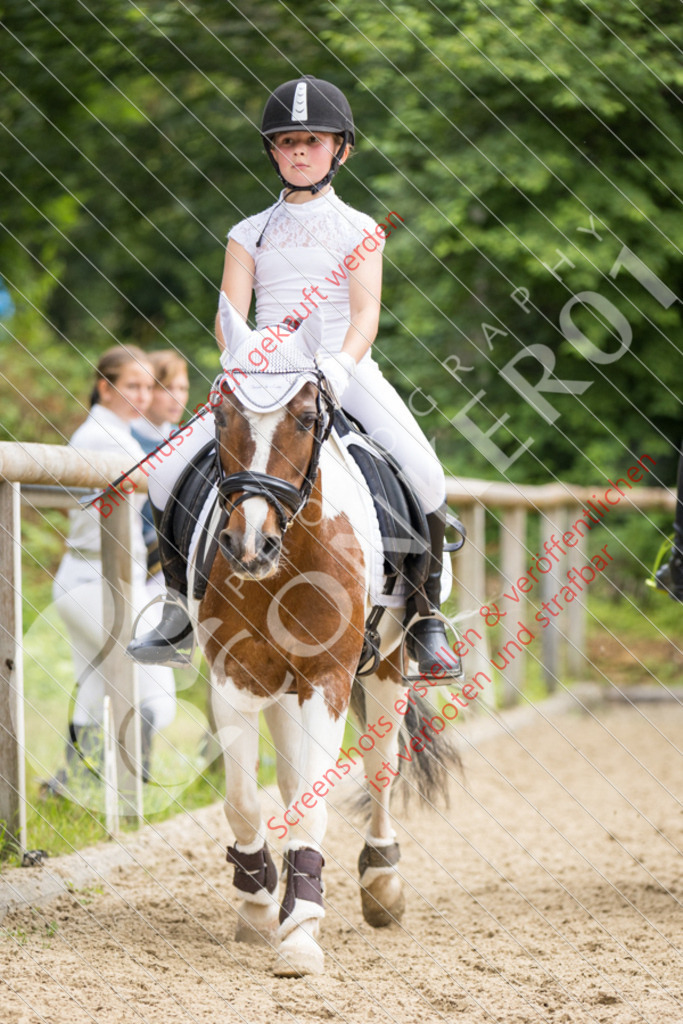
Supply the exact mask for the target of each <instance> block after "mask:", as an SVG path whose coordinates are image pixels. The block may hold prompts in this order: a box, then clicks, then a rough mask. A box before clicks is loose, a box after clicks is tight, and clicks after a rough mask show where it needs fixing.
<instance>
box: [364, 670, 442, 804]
mask: <svg viewBox="0 0 683 1024" xmlns="http://www.w3.org/2000/svg"><path fill="white" fill-rule="evenodd" d="M412 701H414V702H415V706H413V703H412ZM350 710H351V713H352V715H353V716H354V718H355V719H356V720H357V721H358V723H359V725H360V726H361V727H362V728H365V726H366V725H367V724H368V723H367V717H366V710H365V690H364V689H363V685H362V683H361V682H360V681H359V680H358V679H356V680H354V683H353V688H352V690H351V704H350ZM435 719H438V720H439V722H440V723H441V725H442V728H441V729H440V730H439V731H438V732H437V731H436V729H435V728H434V725H433V723H434V721H435ZM414 737H418V739H419V741H420V742H419V743H418V744H416V746H417V748H418V749H417V750H416V749H415V748H414V747H412V746H411V740H412V739H413V738H414ZM452 737H453V732H452V730H451V729H449V728H448V721H447V720H446V719H444V718H443V717H442V716H441V715H439V713H438V711H437V710H436V708H435V707H434V705H433V704H430V703H429V701H427V700H425V699H424V698H423V697H417V696H415V695H413V696H412V699H411V703H409V705H408V711H407V713H406V715H405V717H404V719H403V721H402V723H401V727H400V730H399V735H398V750H399V753H401V754H402V755H403V756H402V757H399V759H398V771H399V777H398V778H397V779H396V781H395V782H394V784H393V788H394V790H395V791H396V790H400V792H401V795H402V797H403V801H404V803H407V802H408V800H409V799H410V797H411V796H412V795H417V796H418V797H419V798H420V799H421V800H423V801H424V802H425V803H428V804H430V805H434V804H438V803H443V804H444V805H445V806H446V807H447V806H448V803H449V799H448V796H449V787H450V783H451V781H452V779H453V773H454V772H455V773H457V774H458V775H461V774H462V759H461V757H460V754H459V753H458V749H457V747H456V745H455V743H454V741H453V738H452ZM354 805H355V810H357V811H359V812H360V813H361V814H362V815H363V817H368V816H369V813H370V794H369V791H366V792H365V793H364V794H363V795H362V796H361V797H360V798H359V799H358V800H357V801H355V802H354Z"/></svg>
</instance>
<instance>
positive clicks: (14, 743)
mask: <svg viewBox="0 0 683 1024" xmlns="http://www.w3.org/2000/svg"><path fill="white" fill-rule="evenodd" d="M120 472H121V465H120V460H119V458H118V456H114V457H112V456H107V455H103V454H101V453H97V452H92V453H86V452H78V451H75V450H74V449H71V448H66V447H63V446H58V445H40V444H18V443H4V442H3V443H0V822H4V823H5V828H6V830H7V832H8V833H9V836H10V838H11V840H12V841H13V842H14V844H15V845H16V846H17V847H18V848H19V849H20V850H23V849H25V848H26V812H25V792H26V788H25V778H24V762H25V738H24V696H23V662H22V616H21V505H22V504H27V505H32V506H34V507H52V508H65V509H69V508H75V507H77V506H78V501H77V492H78V489H83V488H86V489H104V488H105V487H106V486H107V484H108V482H109V481H110V480H113V479H115V478H116V477H117V476H118V475H119V473H120ZM131 479H132V481H133V482H134V483H135V484H136V485H137V487H138V489H139V491H145V490H146V479H145V476H144V474H142V473H141V472H140V471H138V472H137V473H136V474H133V475H132V477H131ZM594 490H595V489H594V488H588V487H574V486H571V485H563V484H552V485H548V486H521V485H513V484H501V483H491V482H487V481H484V480H470V479H461V480H458V481H455V480H450V481H449V484H448V497H449V501H450V503H451V505H452V506H453V507H454V508H456V509H458V511H459V514H460V516H461V518H462V520H463V522H464V524H465V526H466V527H467V532H468V541H467V544H466V545H465V547H464V548H463V550H462V552H460V553H459V554H458V555H457V556H456V558H457V563H456V565H455V573H456V576H457V581H458V582H457V586H458V588H459V603H460V608H461V610H462V611H464V612H466V611H470V612H472V613H473V615H472V617H471V619H469V620H468V621H466V622H464V623H463V628H464V629H468V628H474V629H477V630H478V631H479V632H480V633H482V634H483V633H484V619H483V618H482V617H481V615H480V614H479V609H480V607H481V606H482V605H484V604H487V603H489V604H490V603H491V602H495V601H496V593H495V592H494V593H493V594H491V593H488V594H487V587H486V580H487V576H488V577H489V580H490V577H491V571H488V572H487V561H486V539H485V532H486V517H487V515H489V516H490V517H493V518H494V519H495V521H496V522H497V523H498V524H499V526H498V530H499V537H500V551H501V557H500V576H501V579H500V584H501V585H500V588H499V589H500V590H501V592H502V591H504V590H505V589H506V585H509V584H514V583H516V582H517V580H518V579H519V578H520V577H521V576H523V575H524V574H525V572H526V570H527V567H528V560H527V537H528V520H529V516H530V515H535V516H538V517H540V522H541V533H540V537H541V546H542V544H543V540H544V539H546V538H548V539H549V538H550V536H551V535H552V534H553V532H554V533H555V534H560V535H561V534H562V533H564V532H565V531H566V530H567V529H568V524H570V523H571V522H573V521H574V519H575V518H577V516H578V514H579V513H578V510H579V509H581V508H582V507H583V505H584V504H585V503H586V502H587V501H588V500H589V499H590V498H591V497H592V496H593V493H594ZM674 505H675V498H674V495H673V494H672V493H670V492H668V491H666V490H662V489H660V488H646V487H640V486H639V487H638V488H635V489H634V490H633V491H631V492H629V494H628V496H626V497H624V499H623V504H622V503H621V502H620V505H619V511H624V510H625V509H631V510H633V509H643V510H645V509H648V510H650V509H656V508H658V509H669V510H673V508H674ZM101 526H102V563H103V577H104V580H105V583H106V584H108V585H109V587H110V588H111V592H112V594H113V595H114V597H115V600H116V601H117V602H119V611H120V618H119V623H120V628H119V629H118V631H117V635H116V636H115V637H113V638H112V639H113V641H114V649H113V651H112V654H111V655H110V661H109V663H108V664H109V665H110V666H111V668H110V671H109V672H108V684H107V686H108V692H107V697H108V698H109V702H110V705H111V710H112V719H113V734H114V736H115V737H119V735H120V733H119V730H120V727H121V723H122V722H124V720H126V718H127V717H128V720H130V708H131V707H133V708H135V709H136V710H137V701H136V692H137V685H136V669H135V664H134V662H132V661H131V660H130V659H128V658H126V657H125V655H124V649H125V644H126V642H127V640H128V638H129V637H130V634H131V627H132V622H131V607H132V603H131V581H132V561H131V555H130V537H131V506H130V503H129V502H126V501H122V502H121V503H120V504H119V505H118V506H116V507H114V510H113V512H112V513H111V514H110V515H108V516H107V517H106V518H105V517H102V524H101ZM655 544H656V542H655V537H654V534H653V546H655ZM584 555H585V540H581V541H580V542H579V544H578V545H577V546H576V547H575V548H574V549H573V553H572V564H577V563H578V562H579V561H580V560H581V558H582V556H584ZM583 560H585V558H584V559H583ZM565 568H566V561H565V562H564V563H563V562H562V561H561V562H560V563H558V565H557V568H556V570H555V571H554V572H552V573H550V572H549V573H547V574H545V575H544V576H543V578H542V582H541V583H540V584H539V586H540V587H541V588H542V589H541V596H542V597H544V595H547V596H550V595H551V594H552V593H553V592H557V590H558V588H559V586H560V585H561V584H560V583H559V580H560V575H559V574H561V573H562V572H563V571H564V570H565ZM544 599H545V597H544ZM524 612H525V604H524V601H523V599H520V603H519V605H516V606H515V614H514V616H512V618H514V620H515V621H514V623H512V626H514V627H515V628H507V629H505V628H502V627H504V625H505V624H504V623H503V622H502V623H501V629H502V634H503V644H505V643H506V642H507V641H509V640H510V639H513V638H514V635H515V629H516V628H517V621H522V622H525V619H524ZM585 643H586V607H585V600H583V601H582V600H580V599H577V600H575V601H573V602H572V603H571V604H570V605H569V606H568V608H567V610H566V613H565V614H564V615H563V616H562V617H561V619H560V620H558V624H557V625H553V626H552V627H550V628H548V629H546V630H544V631H543V634H542V641H541V647H540V658H541V661H542V663H543V666H544V673H545V678H546V682H547V686H548V689H550V690H551V689H552V688H553V687H554V686H555V684H556V681H557V680H558V679H559V678H561V677H563V676H565V675H567V676H578V675H580V674H581V672H582V670H583V667H584V659H585ZM524 654H526V648H525V649H524V650H523V651H522V652H521V653H520V655H519V656H516V657H515V658H514V660H512V661H511V663H510V665H509V666H508V668H507V669H506V670H505V672H504V674H503V697H502V700H503V703H504V704H512V703H514V702H515V700H516V699H517V698H518V695H519V693H520V691H521V689H522V683H523V679H524V673H525V661H524V656H523V655H524ZM479 656H481V650H479ZM537 656H538V654H537ZM468 667H469V668H470V669H472V667H473V666H472V665H471V664H470V665H469V666H468ZM134 719H135V720H136V721H137V723H138V724H137V727H136V728H135V729H134V740H133V743H134V746H135V748H136V749H135V750H134V751H132V758H130V759H129V758H127V757H126V758H123V757H122V751H121V746H120V744H117V746H116V753H117V756H116V759H115V760H116V765H117V778H118V783H117V785H118V799H120V800H123V801H125V803H126V804H127V805H128V811H129V812H130V810H131V808H132V809H133V811H134V813H135V814H137V815H139V816H140V817H141V815H142V795H141V789H142V786H141V780H140V776H139V773H138V774H137V776H131V774H130V771H129V768H128V767H127V766H128V765H129V764H130V762H131V761H132V762H133V763H134V764H138V765H139V764H140V736H139V718H138V715H137V714H135V715H134ZM114 804H115V805H118V800H115V801H114ZM112 827H113V828H115V827H116V824H115V823H114V825H113V826H112Z"/></svg>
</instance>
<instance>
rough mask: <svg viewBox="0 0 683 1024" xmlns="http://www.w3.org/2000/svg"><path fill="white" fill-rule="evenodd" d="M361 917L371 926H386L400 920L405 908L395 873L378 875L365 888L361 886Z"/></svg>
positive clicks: (399, 881)
mask: <svg viewBox="0 0 683 1024" xmlns="http://www.w3.org/2000/svg"><path fill="white" fill-rule="evenodd" d="M360 899H361V906H362V908H363V917H364V918H365V920H366V921H367V922H368V924H370V925H372V927H373V928H386V926H387V925H389V924H395V923H397V922H398V921H400V920H401V918H402V917H403V913H404V911H405V909H406V903H405V899H404V897H403V887H402V885H401V879H400V878H399V877H398V875H395V874H391V875H389V874H386V875H380V876H379V877H378V878H375V879H374V881H372V882H371V883H370V884H369V885H368V886H367V888H366V887H365V886H361V890H360Z"/></svg>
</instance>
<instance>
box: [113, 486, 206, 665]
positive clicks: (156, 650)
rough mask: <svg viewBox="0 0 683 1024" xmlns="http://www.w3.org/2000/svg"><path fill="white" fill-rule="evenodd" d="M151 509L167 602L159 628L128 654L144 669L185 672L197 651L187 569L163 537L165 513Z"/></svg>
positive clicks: (130, 647) (136, 641) (131, 646)
mask: <svg viewBox="0 0 683 1024" xmlns="http://www.w3.org/2000/svg"><path fill="white" fill-rule="evenodd" d="M150 505H151V508H152V516H153V518H154V525H155V526H156V529H157V534H158V536H159V554H160V556H161V568H162V570H163V573H164V580H165V581H166V592H167V600H166V601H164V606H163V611H162V614H161V621H160V622H159V625H158V626H155V627H154V629H150V630H149V632H148V633H143V635H142V636H139V637H136V638H135V639H134V640H131V642H130V643H129V644H128V647H127V648H126V653H127V654H128V655H129V657H131V658H133V659H134V660H135V661H138V662H140V663H141V664H143V665H172V666H176V667H178V668H185V667H186V666H187V665H189V664H190V663H191V659H192V651H193V649H194V638H193V635H192V623H191V622H190V616H189V615H188V611H187V580H186V578H185V574H186V566H185V563H184V560H183V558H182V557H181V555H180V553H179V551H178V550H177V549H176V548H175V547H174V546H173V544H172V543H170V541H169V540H168V539H167V538H165V537H164V535H163V529H162V520H163V512H160V511H159V509H158V508H155V506H154V505H152V503H151V502H150Z"/></svg>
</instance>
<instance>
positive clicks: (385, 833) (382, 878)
mask: <svg viewBox="0 0 683 1024" xmlns="http://www.w3.org/2000/svg"><path fill="white" fill-rule="evenodd" d="M395 661H396V658H395V657H392V658H390V659H388V660H386V661H385V662H384V663H383V668H382V678H381V679H380V678H379V677H378V676H377V675H372V676H370V677H368V679H367V680H366V682H365V687H364V689H365V717H366V723H367V724H368V725H373V726H374V725H376V724H377V723H379V722H380V721H381V722H382V728H381V729H377V728H375V729H374V730H373V732H374V734H375V735H376V736H377V737H378V738H377V740H376V743H375V746H374V747H373V748H372V750H370V751H369V752H368V753H367V754H366V755H365V767H366V769H367V775H368V780H369V785H368V791H369V794H370V798H371V801H372V805H371V817H370V828H369V830H368V833H367V835H366V837H365V846H364V847H363V849H362V850H361V854H360V857H359V859H358V873H359V875H360V886H361V904H362V909H363V917H364V918H365V920H366V921H367V922H368V924H371V925H372V926H373V927H374V928H381V927H383V926H384V925H388V924H393V923H394V922H396V921H400V920H401V918H402V916H403V912H404V910H405V901H404V898H403V885H402V882H401V878H400V876H399V874H398V869H397V867H396V865H397V864H398V861H399V858H400V850H399V845H398V843H397V841H396V833H395V832H394V830H393V828H392V823H391V814H390V812H389V804H390V800H391V790H392V783H393V781H394V779H395V778H397V777H398V738H399V730H400V727H401V723H402V721H403V716H402V715H401V714H400V713H399V712H398V711H397V710H396V707H395V705H396V703H397V702H399V708H401V704H400V698H402V697H403V694H404V692H405V686H404V685H402V678H401V673H400V671H399V670H398V668H397V667H396V665H395V664H394V662H395ZM389 725H391V728H389Z"/></svg>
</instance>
